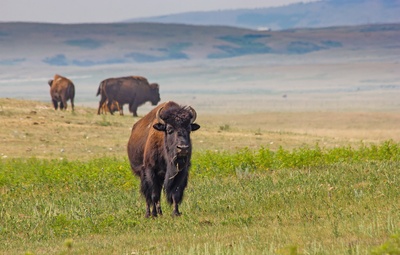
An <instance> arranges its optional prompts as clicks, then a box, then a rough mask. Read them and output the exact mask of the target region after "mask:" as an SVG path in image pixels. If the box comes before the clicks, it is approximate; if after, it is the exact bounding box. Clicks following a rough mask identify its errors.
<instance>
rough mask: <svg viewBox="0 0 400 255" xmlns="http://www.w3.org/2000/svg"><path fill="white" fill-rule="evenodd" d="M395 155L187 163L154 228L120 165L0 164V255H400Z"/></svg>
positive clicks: (214, 156)
mask: <svg viewBox="0 0 400 255" xmlns="http://www.w3.org/2000/svg"><path fill="white" fill-rule="evenodd" d="M399 148H400V145H399V144H396V143H394V142H392V141H388V142H385V143H382V144H380V145H376V146H370V147H366V146H360V147H359V148H357V149H353V148H351V147H341V148H335V149H329V150H325V149H323V148H320V147H319V146H315V147H314V148H301V149H296V150H293V151H287V150H284V149H283V148H281V149H280V150H278V151H271V150H269V149H267V148H260V149H259V150H257V151H252V150H248V149H246V150H240V151H237V152H231V153H227V152H226V153H225V152H218V153H216V152H210V151H208V152H202V153H195V154H194V155H193V162H192V169H191V176H190V180H189V186H188V188H187V190H186V196H185V199H184V201H183V203H182V206H181V210H182V212H183V216H182V217H179V218H173V217H171V216H170V213H171V211H172V210H171V208H170V207H169V206H168V205H166V204H165V199H164V198H163V199H162V206H163V209H164V216H162V217H159V218H157V219H145V218H144V212H145V202H144V200H143V198H142V197H141V196H140V194H139V181H138V180H137V178H136V177H134V176H133V175H132V174H131V171H130V169H129V163H128V161H127V160H121V159H117V158H103V159H92V160H88V161H68V160H41V159H34V158H31V159H2V160H1V161H0V243H1V245H0V254H25V253H26V254H370V253H371V254H372V253H373V254H398V253H389V252H388V251H394V252H396V251H397V252H398V251H399V249H400V247H399V243H398V235H399V233H400V225H399V222H400V210H399V207H400V199H399V198H400V189H399V188H398V187H399V186H398V183H399V181H400V179H399V178H400V161H399V156H400V150H399Z"/></svg>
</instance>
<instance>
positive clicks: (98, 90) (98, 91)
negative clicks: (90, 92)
mask: <svg viewBox="0 0 400 255" xmlns="http://www.w3.org/2000/svg"><path fill="white" fill-rule="evenodd" d="M100 87H101V83H100V86H99V88H98V89H97V94H96V97H97V96H99V95H100Z"/></svg>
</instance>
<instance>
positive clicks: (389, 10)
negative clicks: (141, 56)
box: [127, 0, 400, 30]
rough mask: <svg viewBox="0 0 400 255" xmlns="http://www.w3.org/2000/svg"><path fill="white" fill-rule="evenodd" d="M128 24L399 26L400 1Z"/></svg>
mask: <svg viewBox="0 0 400 255" xmlns="http://www.w3.org/2000/svg"><path fill="white" fill-rule="evenodd" d="M127 22H157V23H176V24H191V25H223V26H234V27H242V28H250V29H264V30H265V29H267V30H268V29H272V30H282V29H293V28H306V27H307V28H321V27H331V26H354V25H363V24H384V23H399V22H400V1H398V0H322V1H318V2H311V3H298V4H291V5H287V6H282V7H275V8H260V9H238V10H220V11H210V12H189V13H180V14H174V15H165V16H158V17H149V18H142V19H131V20H128V21H127Z"/></svg>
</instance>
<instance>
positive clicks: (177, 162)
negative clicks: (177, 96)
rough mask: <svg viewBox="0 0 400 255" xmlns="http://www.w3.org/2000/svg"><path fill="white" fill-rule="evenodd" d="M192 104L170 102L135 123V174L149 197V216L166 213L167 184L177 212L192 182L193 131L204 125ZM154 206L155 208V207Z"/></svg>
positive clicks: (131, 150) (132, 144)
mask: <svg viewBox="0 0 400 255" xmlns="http://www.w3.org/2000/svg"><path fill="white" fill-rule="evenodd" d="M196 116H197V114H196V111H195V110H194V109H193V108H192V107H190V106H180V105H178V104H177V103H175V102H167V103H163V104H161V105H159V106H157V107H156V108H155V109H153V110H152V111H150V112H149V113H148V114H147V115H146V116H144V117H143V118H142V119H140V120H139V121H138V122H136V123H135V124H134V125H133V128H132V132H131V136H130V138H129V141H128V157H129V161H130V164H131V168H132V171H133V173H134V174H136V175H137V176H140V180H141V192H142V194H143V195H144V197H145V198H146V204H147V208H146V217H149V216H150V214H151V215H152V216H154V217H156V216H157V215H158V214H160V215H161V214H162V211H161V205H160V197H161V190H162V187H163V186H164V190H165V194H166V197H167V201H168V202H169V203H170V204H173V206H174V210H173V215H174V216H179V215H180V214H181V213H180V212H179V209H178V205H179V204H180V203H181V201H182V198H183V192H184V190H185V188H186V185H187V182H188V175H189V168H190V159H191V155H192V144H191V140H190V133H191V132H192V131H195V130H198V129H199V128H200V126H199V125H198V124H196V123H194V121H195V120H196ZM151 208H152V210H151Z"/></svg>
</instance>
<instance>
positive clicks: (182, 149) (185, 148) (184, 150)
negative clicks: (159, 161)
mask: <svg viewBox="0 0 400 255" xmlns="http://www.w3.org/2000/svg"><path fill="white" fill-rule="evenodd" d="M176 151H177V153H178V154H179V155H186V154H187V153H188V152H189V146H188V145H178V146H176Z"/></svg>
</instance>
